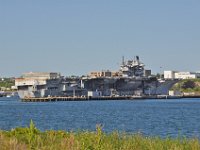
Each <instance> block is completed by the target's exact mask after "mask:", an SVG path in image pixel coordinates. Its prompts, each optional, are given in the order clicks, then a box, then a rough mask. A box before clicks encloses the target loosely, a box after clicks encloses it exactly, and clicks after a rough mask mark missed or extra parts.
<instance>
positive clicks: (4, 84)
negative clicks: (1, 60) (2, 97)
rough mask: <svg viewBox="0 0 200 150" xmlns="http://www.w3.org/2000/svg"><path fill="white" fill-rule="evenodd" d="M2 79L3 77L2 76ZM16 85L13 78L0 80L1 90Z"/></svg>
mask: <svg viewBox="0 0 200 150" xmlns="http://www.w3.org/2000/svg"><path fill="white" fill-rule="evenodd" d="M0 79H1V78H0ZM14 85H15V80H14V79H13V78H4V79H1V80H0V90H6V89H9V90H10V89H11V87H12V86H14Z"/></svg>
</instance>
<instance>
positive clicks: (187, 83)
mask: <svg viewBox="0 0 200 150" xmlns="http://www.w3.org/2000/svg"><path fill="white" fill-rule="evenodd" d="M172 90H178V91H180V92H183V93H191V92H192V93H195V94H198V95H200V79H184V80H181V81H179V82H178V83H176V84H175V85H174V86H173V87H172Z"/></svg>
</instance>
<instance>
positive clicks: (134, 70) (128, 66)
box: [120, 56, 145, 77]
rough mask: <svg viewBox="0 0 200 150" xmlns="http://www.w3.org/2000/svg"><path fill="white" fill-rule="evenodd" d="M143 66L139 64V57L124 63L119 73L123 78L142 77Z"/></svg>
mask: <svg viewBox="0 0 200 150" xmlns="http://www.w3.org/2000/svg"><path fill="white" fill-rule="evenodd" d="M144 66H145V65H144V64H143V63H142V62H140V59H139V56H136V57H135V58H134V59H133V60H128V61H124V57H123V60H122V65H121V68H120V71H121V72H122V76H123V77H143V76H144Z"/></svg>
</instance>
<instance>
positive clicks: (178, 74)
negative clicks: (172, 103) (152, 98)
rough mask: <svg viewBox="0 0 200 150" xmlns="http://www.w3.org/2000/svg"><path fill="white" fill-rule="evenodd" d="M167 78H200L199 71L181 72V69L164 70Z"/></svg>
mask: <svg viewBox="0 0 200 150" xmlns="http://www.w3.org/2000/svg"><path fill="white" fill-rule="evenodd" d="M164 78H165V79H197V78H200V73H199V72H179V71H164Z"/></svg>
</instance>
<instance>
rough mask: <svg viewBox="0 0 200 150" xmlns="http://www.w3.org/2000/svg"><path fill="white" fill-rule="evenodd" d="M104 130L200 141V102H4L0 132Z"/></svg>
mask: <svg viewBox="0 0 200 150" xmlns="http://www.w3.org/2000/svg"><path fill="white" fill-rule="evenodd" d="M31 119H32V120H33V121H34V122H35V124H36V126H37V128H39V129H41V130H47V129H55V130H60V129H62V130H68V131H69V130H73V131H77V130H95V127H96V125H97V124H101V125H102V126H103V130H104V131H106V132H111V131H114V130H118V131H126V132H131V133H137V132H140V133H143V134H144V135H149V136H153V135H156V136H161V137H166V136H172V137H177V136H178V135H184V136H187V137H194V136H195V137H200V99H182V100H140V101H139V100H138V101H85V102H48V103H23V102H20V101H19V100H18V99H13V98H0V129H3V130H8V129H12V128H15V127H18V126H28V125H29V123H30V120H31Z"/></svg>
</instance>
